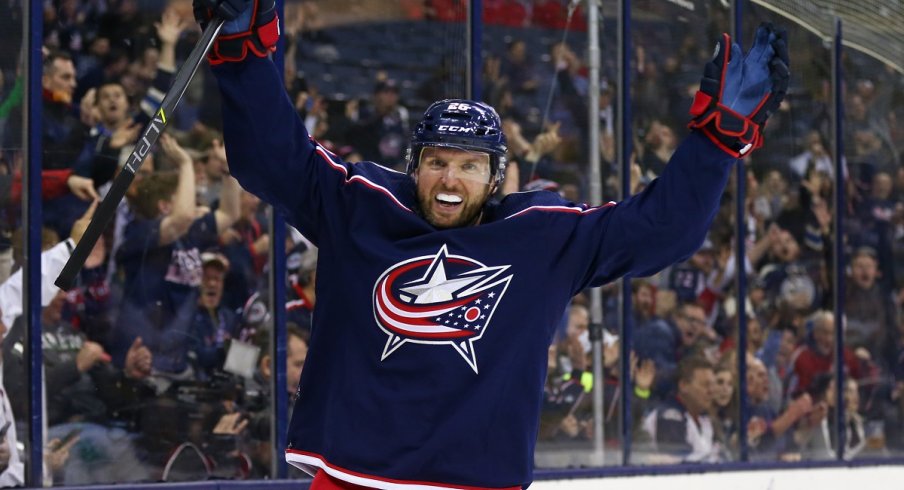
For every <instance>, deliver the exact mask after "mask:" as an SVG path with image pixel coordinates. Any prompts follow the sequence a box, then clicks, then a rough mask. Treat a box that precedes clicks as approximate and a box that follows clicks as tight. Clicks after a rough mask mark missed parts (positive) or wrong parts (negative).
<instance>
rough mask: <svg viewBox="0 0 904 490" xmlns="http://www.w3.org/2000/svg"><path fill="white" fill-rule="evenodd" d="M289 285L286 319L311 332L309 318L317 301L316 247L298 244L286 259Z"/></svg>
mask: <svg viewBox="0 0 904 490" xmlns="http://www.w3.org/2000/svg"><path fill="white" fill-rule="evenodd" d="M286 269H288V272H289V277H288V279H289V287H288V288H286V295H287V296H288V298H287V299H286V321H287V322H292V323H293V324H295V325H297V326H298V328H300V329H301V330H303V331H306V332H308V333H310V332H311V318H312V316H313V315H314V305H315V304H316V302H317V292H316V286H317V248H315V247H314V246H313V245H307V246H305V245H299V246H298V247H296V248H295V249H294V250H293V251H292V252H291V253H290V254H289V257H288V258H287V259H286Z"/></svg>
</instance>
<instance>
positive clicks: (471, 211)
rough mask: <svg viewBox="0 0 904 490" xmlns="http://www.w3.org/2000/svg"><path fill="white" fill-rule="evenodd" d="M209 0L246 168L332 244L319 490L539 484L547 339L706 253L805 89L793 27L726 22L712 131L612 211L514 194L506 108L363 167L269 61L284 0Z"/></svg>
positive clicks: (457, 116)
mask: <svg viewBox="0 0 904 490" xmlns="http://www.w3.org/2000/svg"><path fill="white" fill-rule="evenodd" d="M195 5H196V14H197V16H198V18H199V20H200V21H201V23H202V24H203V23H205V22H207V21H209V19H210V18H211V17H212V16H213V15H220V16H223V17H226V18H228V19H232V20H230V21H229V22H227V23H226V25H225V27H224V31H223V33H222V34H221V35H220V37H219V39H218V40H217V42H216V45H215V46H214V48H213V50H212V52H211V54H210V55H209V60H210V62H211V64H212V65H214V66H213V71H214V73H215V74H216V76H217V78H218V80H219V86H220V90H221V93H222V99H223V128H224V137H225V138H224V139H225V143H226V150H227V153H228V155H229V162H230V171H231V172H232V173H233V174H234V175H235V176H236V178H238V180H239V181H240V182H241V184H242V186H243V187H244V188H246V189H248V190H249V191H251V192H253V193H255V194H257V195H258V196H260V197H261V199H263V200H264V201H266V202H268V203H269V204H271V205H272V206H274V207H275V208H276V209H278V210H279V211H280V212H281V213H282V214H283V215H284V216H286V218H287V220H288V221H289V223H291V224H292V225H294V226H295V227H297V228H298V229H299V230H301V231H302V233H303V234H304V235H305V236H306V237H308V238H310V239H311V241H312V242H314V244H315V245H317V246H318V247H319V250H320V252H319V263H318V267H317V287H316V289H317V305H316V307H315V312H314V324H313V328H312V336H311V346H310V352H309V354H308V357H307V361H306V364H305V369H304V371H303V373H302V376H301V382H300V386H299V393H300V396H299V398H298V400H297V402H296V405H295V408H294V411H293V416H292V421H291V423H290V425H289V434H288V448H287V450H286V459H287V460H288V461H289V462H290V463H291V464H293V465H295V466H298V467H300V468H302V469H304V470H306V471H308V472H309V473H311V474H312V475H314V482H313V486H312V488H314V489H322V488H360V487H364V488H384V489H386V488H393V489H398V488H412V489H414V488H417V489H447V488H468V489H475V488H477V489H483V488H494V489H510V488H523V487H525V486H527V485H528V484H530V482H531V479H532V462H533V450H534V444H535V441H536V437H537V428H538V418H539V411H540V406H541V404H542V396H543V383H544V380H545V377H546V367H547V363H546V361H547V347H548V346H549V344H550V340H551V337H552V335H553V333H554V329H555V327H556V325H557V324H558V322H559V319H560V318H561V316H562V312H563V311H564V310H565V308H566V306H567V305H568V303H569V300H570V298H571V297H572V296H574V294H576V293H577V292H579V291H581V290H584V289H586V288H589V287H595V286H600V285H602V284H605V283H607V282H610V281H613V280H615V279H617V278H619V277H622V276H643V275H648V274H652V273H654V272H656V271H658V270H660V269H662V268H664V267H666V266H668V265H669V264H672V263H675V262H677V261H680V260H684V259H686V258H687V257H689V256H690V255H691V254H692V253H693V252H694V251H695V250H696V249H697V248H698V247H699V246H700V244H701V243H702V242H703V239H704V237H705V235H706V231H707V229H708V228H709V225H710V222H711V220H712V219H713V216H714V214H715V212H716V209H717V207H718V204H719V197H720V195H721V193H722V190H723V188H724V187H725V185H726V182H727V180H728V177H729V173H730V172H731V169H732V168H733V164H734V162H735V159H737V158H739V157H740V156H742V155H745V154H747V153H748V152H749V151H750V150H752V149H754V148H756V147H758V146H760V145H761V144H762V136H761V129H762V126H763V124H764V123H765V121H766V118H767V117H768V116H769V114H770V113H771V112H772V111H774V110H776V108H777V107H778V104H779V102H780V101H781V99H782V97H783V96H784V92H785V90H786V88H787V85H788V77H789V73H788V66H787V65H788V56H787V48H786V42H785V34H784V33H782V32H779V31H776V30H775V29H773V28H772V27H771V26H763V27H761V28H760V29H759V30H758V31H757V35H756V42H755V44H754V46H753V48H752V49H751V51H750V53H749V54H748V55H747V56H746V57H743V55H742V53H741V50H740V48H739V47H738V46H732V44H731V41H730V39H729V37H728V36H727V35H723V37H722V38H721V39H720V40H719V42H718V44H717V48H718V49H717V51H716V55H715V58H714V59H713V60H712V61H711V62H709V63H708V64H707V65H706V68H705V71H704V77H703V81H702V83H701V88H700V92H699V93H698V95H697V97H696V99H695V102H694V105H693V108H692V115H693V119H692V122H691V127H692V128H693V131H692V133H691V134H690V136H688V137H687V138H686V139H685V140H684V142H683V143H682V144H681V145H680V146H679V147H678V149H677V150H676V152H675V155H674V157H673V158H672V160H671V161H670V163H669V164H668V166H667V167H666V169H665V171H664V172H663V174H662V175H661V176H660V177H659V179H657V180H656V181H654V182H652V183H650V185H649V186H648V187H647V188H646V190H645V191H643V192H641V193H640V194H638V195H635V196H633V197H631V198H629V199H626V200H625V201H623V202H621V203H614V202H612V203H608V204H604V205H602V206H598V207H588V206H586V205H579V204H575V203H571V202H566V201H565V200H563V199H562V198H561V197H559V196H558V195H557V194H554V193H551V192H528V193H516V194H510V195H508V196H506V198H505V199H503V200H502V201H501V202H495V201H494V200H492V199H490V197H491V196H492V195H493V191H494V190H495V189H496V188H497V187H498V186H499V185H500V183H501V182H502V179H503V175H504V170H505V152H506V145H505V136H504V135H503V134H502V130H501V125H500V122H499V117H498V116H497V114H496V112H495V111H494V110H493V109H492V108H491V107H489V106H487V105H486V104H483V103H481V102H476V101H467V100H445V101H441V102H437V103H435V104H433V105H432V106H430V108H429V109H427V111H426V113H425V114H424V116H423V119H422V120H421V122H420V123H418V124H417V125H416V127H415V128H414V131H413V135H412V139H411V148H410V153H409V156H408V160H407V172H406V173H400V172H394V171H391V170H388V169H386V168H384V167H381V166H379V165H377V164H375V163H372V162H361V163H357V164H354V165H352V164H348V163H346V162H343V161H342V160H341V159H340V158H338V157H337V156H336V155H334V154H332V153H330V152H329V151H328V150H326V149H325V148H324V147H322V146H321V145H319V144H318V143H317V141H314V140H312V139H311V138H310V136H309V135H308V133H307V131H306V130H305V127H304V124H303V121H301V119H299V117H298V116H297V115H296V113H295V110H294V108H293V107H292V103H291V101H290V100H289V98H288V97H287V95H286V93H285V89H284V88H283V85H282V77H281V76H280V74H279V73H278V71H277V70H276V68H275V66H274V65H273V63H272V62H271V61H270V60H268V59H267V55H268V54H269V53H270V52H271V51H273V50H274V46H275V44H276V42H277V39H278V35H279V31H278V27H277V25H278V20H277V18H276V13H275V7H274V2H273V0H196V4H195ZM729 61H730V62H729Z"/></svg>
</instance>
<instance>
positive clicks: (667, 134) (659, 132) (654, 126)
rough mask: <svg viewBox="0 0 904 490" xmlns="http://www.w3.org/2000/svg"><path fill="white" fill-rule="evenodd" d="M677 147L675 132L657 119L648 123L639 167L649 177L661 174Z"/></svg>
mask: <svg viewBox="0 0 904 490" xmlns="http://www.w3.org/2000/svg"><path fill="white" fill-rule="evenodd" d="M677 147H678V138H677V137H676V136H675V132H674V131H673V130H672V128H670V127H669V126H667V125H666V124H663V123H662V122H661V121H659V120H658V119H654V120H653V121H652V122H651V123H650V127H649V129H648V130H647V132H646V134H645V135H644V139H643V147H642V148H643V152H642V155H643V157H642V158H641V159H640V167H641V169H642V170H643V172H644V174H646V175H647V176H648V177H649V178H650V179H653V178H656V176H658V175H660V174H662V171H663V170H665V164H666V163H668V161H669V158H671V157H672V154H673V153H675V149H676V148H677Z"/></svg>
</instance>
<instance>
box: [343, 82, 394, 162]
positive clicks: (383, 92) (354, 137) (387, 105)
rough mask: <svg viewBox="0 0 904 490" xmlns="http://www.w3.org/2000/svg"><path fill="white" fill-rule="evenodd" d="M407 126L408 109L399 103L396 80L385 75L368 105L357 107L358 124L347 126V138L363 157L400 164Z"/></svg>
mask: <svg viewBox="0 0 904 490" xmlns="http://www.w3.org/2000/svg"><path fill="white" fill-rule="evenodd" d="M408 126H409V122H408V109H406V108H405V106H403V105H401V104H400V103H399V87H398V83H397V82H396V81H395V80H392V79H390V78H387V79H384V80H380V81H378V82H377V84H376V85H375V86H374V92H373V97H372V99H371V105H370V107H362V108H361V114H360V115H359V116H358V124H356V125H355V126H353V127H352V128H351V129H350V131H349V134H348V135H347V139H348V140H349V141H354V142H355V148H356V149H357V150H358V151H359V152H360V153H361V155H362V156H363V157H364V159H365V160H369V161H379V162H385V164H386V165H391V166H401V165H402V164H403V163H404V157H405V148H406V146H407V140H408V131H409V127H408Z"/></svg>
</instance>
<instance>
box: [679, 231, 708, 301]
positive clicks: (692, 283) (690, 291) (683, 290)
mask: <svg viewBox="0 0 904 490" xmlns="http://www.w3.org/2000/svg"><path fill="white" fill-rule="evenodd" d="M715 253H716V248H715V246H714V245H713V242H712V240H711V239H709V238H707V239H706V240H704V241H703V245H701V246H700V248H699V249H698V250H697V251H696V252H694V255H691V257H690V259H688V260H687V261H686V262H682V263H680V264H675V265H674V266H672V268H671V269H670V270H669V283H668V286H669V289H671V290H673V291H675V292H676V293H677V294H678V301H681V302H693V301H697V299H698V298H700V295H701V294H703V291H704V290H706V285H707V282H708V279H709V276H710V274H711V273H712V272H713V271H714V270H715V268H716V266H717V264H716V257H715Z"/></svg>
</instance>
